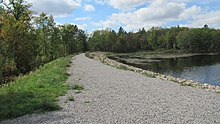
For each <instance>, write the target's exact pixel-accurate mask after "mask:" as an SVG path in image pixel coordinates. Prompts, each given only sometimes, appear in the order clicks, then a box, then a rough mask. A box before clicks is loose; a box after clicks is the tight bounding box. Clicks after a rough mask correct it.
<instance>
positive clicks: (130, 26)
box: [93, 0, 220, 31]
mask: <svg viewBox="0 0 220 124" xmlns="http://www.w3.org/2000/svg"><path fill="white" fill-rule="evenodd" d="M110 1H111V0H109V3H110ZM127 1H130V0H127ZM147 1H148V4H147V5H146V6H144V7H142V8H140V9H133V10H132V11H129V12H126V11H124V12H120V13H113V14H112V15H111V16H110V17H108V18H107V20H101V21H100V22H97V23H93V24H94V25H95V26H97V27H99V28H100V27H101V28H106V27H112V26H124V29H125V30H127V31H137V30H138V29H140V28H142V27H145V28H147V29H149V28H151V27H153V26H158V27H160V26H167V24H168V23H169V24H170V23H173V22H183V23H186V22H187V23H188V24H185V25H186V26H190V27H202V26H203V25H204V24H208V25H209V26H210V27H214V26H218V27H220V23H219V22H220V11H211V12H208V11H204V9H203V8H202V7H201V6H198V5H192V6H187V2H190V0H145V2H147ZM122 2H123V0H121V3H122ZM133 2H137V3H141V2H143V4H144V0H136V1H135V0H133ZM131 3H132V2H131ZM119 4H120V2H119V3H118V5H119ZM143 4H142V5H143ZM129 5H130V4H129ZM136 5H141V4H136ZM144 5H145V4H144ZM134 6H135V4H134V5H133V7H134ZM120 7H121V8H123V7H122V6H120ZM131 7H132V5H131ZM123 9H127V8H123ZM180 25H181V24H180Z"/></svg>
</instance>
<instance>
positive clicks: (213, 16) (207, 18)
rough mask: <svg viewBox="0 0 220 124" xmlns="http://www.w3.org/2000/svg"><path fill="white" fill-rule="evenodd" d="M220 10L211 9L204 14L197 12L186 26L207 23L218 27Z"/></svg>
mask: <svg viewBox="0 0 220 124" xmlns="http://www.w3.org/2000/svg"><path fill="white" fill-rule="evenodd" d="M219 22H220V11H211V12H208V13H205V14H201V13H200V14H198V15H196V16H194V17H193V19H192V20H191V21H189V23H188V24H186V25H184V26H188V27H203V26H204V25H205V24H207V25H208V26H209V27H213V28H214V27H220V23H219Z"/></svg>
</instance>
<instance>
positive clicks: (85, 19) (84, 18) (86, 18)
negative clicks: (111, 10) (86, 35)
mask: <svg viewBox="0 0 220 124" xmlns="http://www.w3.org/2000/svg"><path fill="white" fill-rule="evenodd" d="M90 19H91V18H90V17H82V18H75V19H74V20H75V21H87V20H90Z"/></svg>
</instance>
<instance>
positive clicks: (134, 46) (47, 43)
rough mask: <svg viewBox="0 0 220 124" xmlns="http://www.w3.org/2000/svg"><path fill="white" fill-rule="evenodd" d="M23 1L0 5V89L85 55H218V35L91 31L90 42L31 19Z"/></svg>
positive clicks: (43, 18)
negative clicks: (46, 65)
mask: <svg viewBox="0 0 220 124" xmlns="http://www.w3.org/2000/svg"><path fill="white" fill-rule="evenodd" d="M30 7H31V4H29V3H27V2H25V0H9V3H8V4H4V3H0V84H2V83H5V82H7V81H10V80H12V79H13V77H14V76H18V75H19V74H25V73H27V72H29V71H31V70H34V69H36V68H38V67H39V66H41V65H43V64H44V63H47V62H49V61H52V60H54V59H57V58H59V57H62V56H66V55H69V54H73V53H76V52H85V51H88V50H90V51H105V52H107V51H108V52H136V51H148V50H157V49H164V50H185V51H191V52H219V51H220V49H219V48H220V30H219V29H210V28H208V25H205V26H204V27H203V28H187V27H179V26H177V27H172V28H158V27H153V28H151V29H150V30H148V31H146V30H145V29H144V28H143V29H140V30H139V31H138V32H126V31H125V30H124V29H123V28H122V27H120V28H119V30H118V32H116V31H114V30H111V29H106V30H96V31H94V32H93V33H92V35H91V36H90V37H88V35H87V34H86V33H85V31H83V30H81V29H79V28H78V27H77V26H76V25H72V24H64V25H56V23H55V22H54V19H53V16H48V15H47V14H45V13H41V14H40V15H38V16H37V15H36V14H34V12H33V11H31V10H30Z"/></svg>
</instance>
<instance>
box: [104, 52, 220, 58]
mask: <svg viewBox="0 0 220 124" xmlns="http://www.w3.org/2000/svg"><path fill="white" fill-rule="evenodd" d="M216 54H219V53H218V52H216V53H214V52H211V53H190V52H186V51H179V50H176V51H172V50H171V51H169V50H167V51H153V52H152V51H149V52H134V53H110V52H109V53H106V55H107V56H111V57H117V56H125V57H126V56H129V57H131V58H145V59H153V58H177V57H178V58H179V57H190V56H195V55H216Z"/></svg>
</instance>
